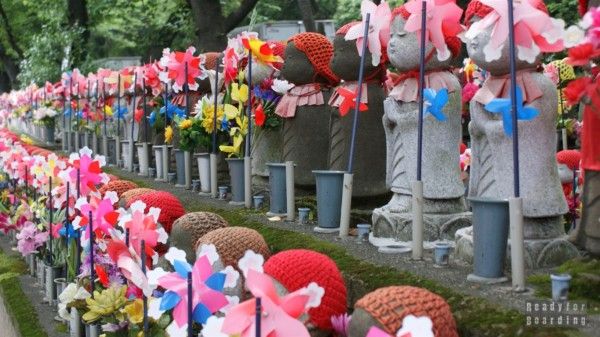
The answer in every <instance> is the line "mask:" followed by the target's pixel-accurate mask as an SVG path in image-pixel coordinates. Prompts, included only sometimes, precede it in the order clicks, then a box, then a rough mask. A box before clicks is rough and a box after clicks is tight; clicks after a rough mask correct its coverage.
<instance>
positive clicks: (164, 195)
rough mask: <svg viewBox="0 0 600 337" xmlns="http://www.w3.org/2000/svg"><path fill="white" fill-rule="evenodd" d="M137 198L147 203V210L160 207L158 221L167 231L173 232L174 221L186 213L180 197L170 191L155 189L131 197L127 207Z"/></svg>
mask: <svg viewBox="0 0 600 337" xmlns="http://www.w3.org/2000/svg"><path fill="white" fill-rule="evenodd" d="M136 200H141V201H143V202H144V203H145V204H146V212H147V211H148V210H149V209H150V207H156V208H160V216H159V217H158V222H159V223H160V224H161V225H162V226H163V228H164V229H165V231H166V232H167V233H171V227H172V226H173V222H175V220H177V219H179V217H181V216H182V215H184V214H185V209H184V208H183V205H182V204H181V202H180V201H179V199H177V197H176V196H174V195H173V194H171V193H169V192H165V191H154V192H150V193H145V194H142V195H138V196H136V197H134V198H131V199H129V201H128V202H127V208H129V207H130V206H131V204H133V203H134V202H135V201H136Z"/></svg>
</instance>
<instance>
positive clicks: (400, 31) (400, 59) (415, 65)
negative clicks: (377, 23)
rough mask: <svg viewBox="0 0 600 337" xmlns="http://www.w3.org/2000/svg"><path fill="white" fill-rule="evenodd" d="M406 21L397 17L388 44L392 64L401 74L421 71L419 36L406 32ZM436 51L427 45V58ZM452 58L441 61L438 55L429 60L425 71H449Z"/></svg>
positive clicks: (428, 43)
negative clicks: (432, 51)
mask: <svg viewBox="0 0 600 337" xmlns="http://www.w3.org/2000/svg"><path fill="white" fill-rule="evenodd" d="M405 23H406V21H405V20H404V19H403V18H402V17H401V16H396V17H395V18H394V20H393V21H392V26H391V29H390V42H389V43H388V47H387V52H388V57H389V59H390V63H391V64H392V65H393V66H394V67H395V68H396V69H397V70H398V71H400V72H404V71H410V70H419V57H420V51H419V49H420V41H419V38H420V37H419V35H418V34H415V33H409V32H407V31H405V30H404V25H405ZM432 49H434V48H433V45H432V44H431V43H430V42H426V44H425V57H427V55H429V54H430V53H431V50H432ZM451 62H452V57H450V58H449V59H448V60H445V61H440V60H438V58H437V53H435V52H434V54H433V55H432V56H431V57H430V58H429V61H428V62H427V64H426V66H425V69H426V70H436V69H447V68H449V67H450V64H451Z"/></svg>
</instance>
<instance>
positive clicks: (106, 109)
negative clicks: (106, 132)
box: [104, 105, 113, 117]
mask: <svg viewBox="0 0 600 337" xmlns="http://www.w3.org/2000/svg"><path fill="white" fill-rule="evenodd" d="M104 112H105V113H106V116H108V117H110V116H112V115H113V111H112V107H111V106H110V105H105V106H104Z"/></svg>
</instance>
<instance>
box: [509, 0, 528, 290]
mask: <svg viewBox="0 0 600 337" xmlns="http://www.w3.org/2000/svg"><path fill="white" fill-rule="evenodd" d="M507 2H508V39H509V40H508V43H509V62H510V101H511V105H512V125H513V129H512V132H513V133H512V140H513V182H514V187H513V188H514V197H513V198H509V200H508V205H509V214H510V240H511V249H510V251H511V254H510V255H511V270H512V273H511V274H512V285H513V290H514V291H518V292H522V291H525V258H524V250H525V247H524V244H525V243H524V233H523V200H522V199H521V191H520V182H519V124H518V120H517V113H518V110H517V107H518V105H517V67H516V61H515V60H516V51H515V20H514V13H513V0H507Z"/></svg>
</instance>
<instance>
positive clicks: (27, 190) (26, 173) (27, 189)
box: [25, 166, 29, 199]
mask: <svg viewBox="0 0 600 337" xmlns="http://www.w3.org/2000/svg"><path fill="white" fill-rule="evenodd" d="M27 198H29V167H27V166H25V199H27Z"/></svg>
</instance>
